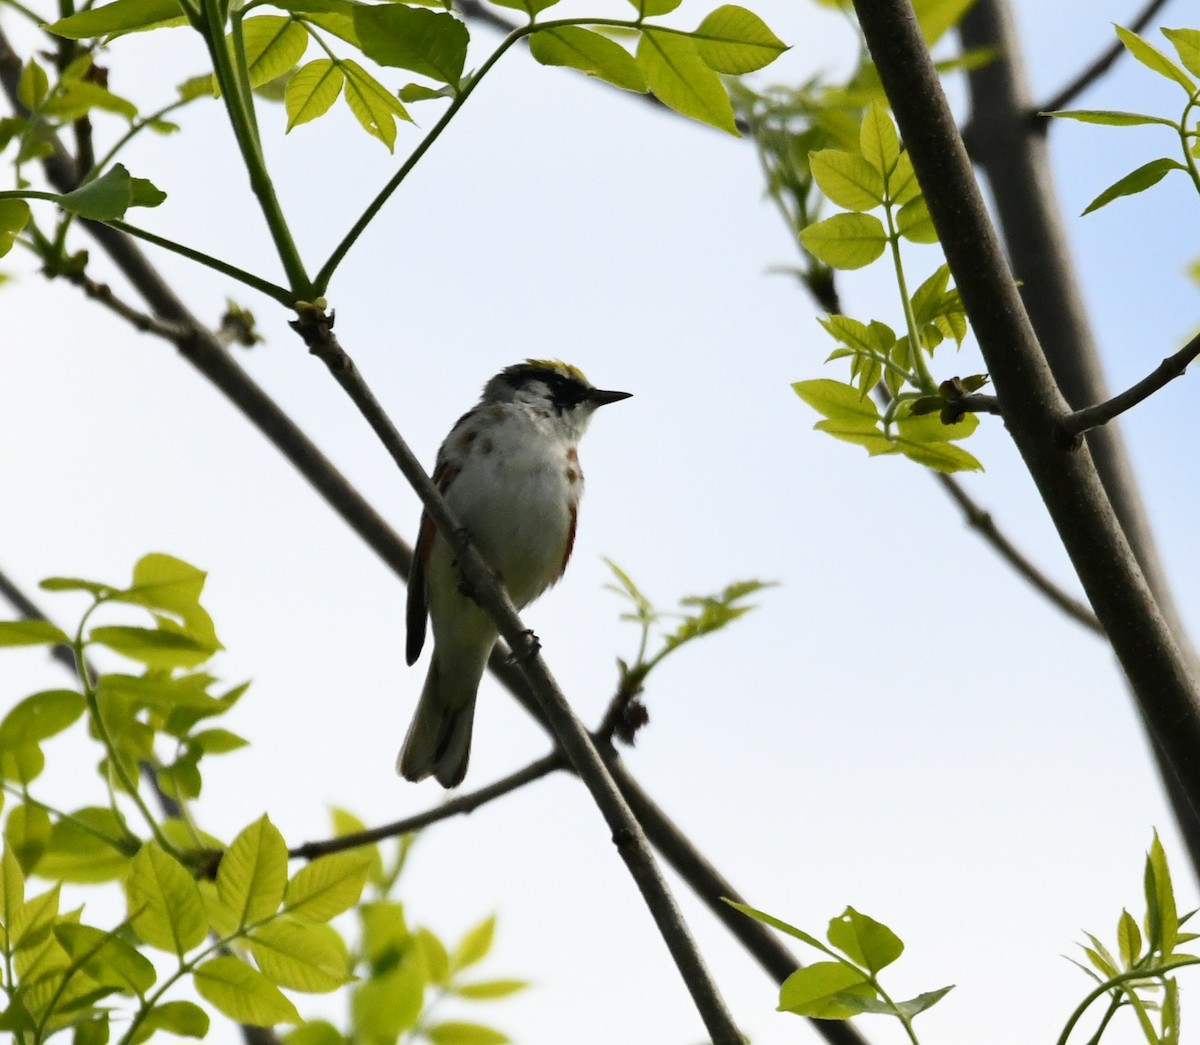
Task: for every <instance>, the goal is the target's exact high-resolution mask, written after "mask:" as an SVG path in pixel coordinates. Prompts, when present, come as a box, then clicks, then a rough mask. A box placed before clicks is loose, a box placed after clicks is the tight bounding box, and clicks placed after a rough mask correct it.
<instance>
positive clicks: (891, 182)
mask: <svg viewBox="0 0 1200 1045" xmlns="http://www.w3.org/2000/svg"><path fill="white" fill-rule="evenodd" d="M888 195H889V196H891V198H892V202H893V203H895V204H898V205H900V206H903V205H904V204H905V203H908V202H909V201H911V200H915V199H916V198H917V197H918V196H920V195H921V183H920V182H919V181H917V172H916V171H914V170H913V165H912V158H911V157H910V156H909V155H908V152H907V151H905V152H901V153H900V156H899V158H898V159H897V160H896V169H895V170H893V171H892V174H891V177H889V178H888Z"/></svg>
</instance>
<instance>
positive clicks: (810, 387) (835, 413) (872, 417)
mask: <svg viewBox="0 0 1200 1045" xmlns="http://www.w3.org/2000/svg"><path fill="white" fill-rule="evenodd" d="M792 390H793V391H794V392H795V393H796V395H798V396H799V397H800V398H801V399H803V400H804V401H805V402H806V403H807V404H808V405H809V406H811V407H812V408H813V409H814V410H816V411H817V413H819V414H822V415H823V416H825V417H827V418H829V419H830V420H831V421H838V422H841V423H842V424H845V425H850V426H852V427H853V428H854V429H856V430H858V431H863V432H873V431H875V429H876V428H877V426H878V424H879V421H880V417H879V408H878V407H877V406H876V405H875V401H874V400H873V399H872V398H871V397H870V396H864V395H863V394H862V393H861V392H859V390H858V389H857V388H854V387H853V386H852V385H847V384H843V383H842V382H841V381H833V380H831V379H830V378H827V377H820V378H814V379H813V380H811V381H797V382H795V383H794V384H793V385H792ZM739 910H740V908H739Z"/></svg>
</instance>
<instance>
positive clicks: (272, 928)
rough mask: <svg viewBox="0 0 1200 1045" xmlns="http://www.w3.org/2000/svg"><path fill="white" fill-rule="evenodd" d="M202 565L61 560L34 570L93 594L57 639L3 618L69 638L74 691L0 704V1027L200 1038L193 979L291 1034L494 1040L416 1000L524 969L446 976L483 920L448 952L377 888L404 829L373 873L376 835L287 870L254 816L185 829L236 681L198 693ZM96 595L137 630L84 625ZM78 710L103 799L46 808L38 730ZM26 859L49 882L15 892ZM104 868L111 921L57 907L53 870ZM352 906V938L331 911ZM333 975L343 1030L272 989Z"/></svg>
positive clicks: (205, 1023) (311, 1043) (343, 819)
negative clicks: (100, 572) (3, 708)
mask: <svg viewBox="0 0 1200 1045" xmlns="http://www.w3.org/2000/svg"><path fill="white" fill-rule="evenodd" d="M204 580H205V575H204V574H203V573H202V572H201V571H199V570H197V569H196V568H195V567H193V566H190V565H189V564H187V563H185V562H182V561H181V560H179V559H176V558H173V557H171V556H168V555H159V554H155V555H148V556H146V557H144V558H143V559H141V560H140V561H139V562H138V563H137V565H136V566H135V568H134V572H133V578H132V583H131V584H130V585H128V586H125V587H119V586H115V585H110V584H105V583H102V582H97V581H90V580H82V579H78V578H69V577H56V578H51V579H50V580H48V581H45V582H43V587H44V588H45V589H47V590H50V591H57V592H81V593H85V594H87V595H88V596H90V598H91V605H90V606H89V608H88V609H87V611H86V612H85V613H84V614H83V617H82V620H81V622H80V624H79V627H78V629H77V630H76V632H75V634H74V635H73V636H69V635H68V634H67V633H65V632H64V631H62V630H61V629H59V628H58V627H56V626H55V625H53V624H51V623H49V622H47V621H41V620H23V621H4V622H0V646H9V647H14V646H39V645H40V646H58V647H61V648H64V649H68V650H70V651H71V652H72V654H73V656H74V660H75V663H76V664H77V667H78V671H77V674H78V681H79V689H55V690H46V691H44V692H40V693H36V694H34V695H32V696H30V697H27V698H25V699H24V700H21V701H20V702H18V703H17V704H15V705H14V706H13V707H12V709H11V710H10V711H9V712H8V713H7V714H6V715H5V716H4V718H3V719H2V720H0V787H2V788H3V791H2V792H0V798H3V797H4V796H12V797H13V798H14V799H15V802H13V804H12V805H11V808H10V809H9V810H8V814H7V817H6V820H5V824H4V845H3V851H2V853H0V968H2V969H3V972H2V974H0V976H2V979H0V988H2V990H3V995H4V998H5V1004H4V1006H3V1012H0V1030H3V1031H7V1032H10V1033H11V1034H12V1035H13V1036H14V1038H15V1040H17V1041H18V1042H21V1043H22V1045H37V1043H40V1042H41V1041H43V1040H45V1039H46V1038H48V1037H49V1036H50V1035H52V1034H54V1033H57V1032H59V1031H62V1030H64V1029H71V1030H73V1032H74V1036H75V1041H76V1042H77V1043H80V1045H104V1043H106V1042H107V1041H108V1040H109V1039H110V1034H112V1033H119V1034H120V1037H119V1040H120V1041H121V1042H122V1043H123V1045H136V1043H138V1042H142V1041H146V1040H148V1039H149V1038H150V1037H151V1036H152V1035H154V1034H155V1033H156V1032H158V1031H165V1032H169V1033H172V1034H176V1035H180V1036H184V1037H190V1038H203V1037H204V1036H205V1035H206V1034H207V1033H208V1031H209V1027H210V1022H211V1016H210V1011H211V1010H210V1009H209V1008H206V1007H205V1006H204V1005H201V1004H199V1003H198V1002H196V1001H193V1000H190V999H189V998H187V997H182V998H181V997H178V994H179V993H180V988H181V987H183V986H184V985H185V984H190V986H191V988H192V989H193V990H194V991H195V995H198V996H199V998H200V999H202V1000H203V1001H204V1002H207V1003H208V1005H209V1006H211V1009H212V1010H215V1011H216V1012H218V1013H221V1014H222V1015H224V1016H226V1017H228V1018H229V1019H231V1020H234V1021H237V1022H238V1023H241V1024H244V1025H254V1026H269V1025H274V1024H277V1023H293V1024H297V1025H298V1026H297V1029H296V1030H295V1031H294V1032H293V1035H294V1036H295V1037H296V1042H297V1045H335V1043H336V1045H340V1043H342V1042H348V1041H352V1040H368V1039H369V1040H372V1041H377V1042H383V1043H386V1042H395V1041H396V1040H397V1039H398V1037H399V1035H400V1034H401V1033H405V1034H408V1035H409V1036H410V1038H411V1037H413V1036H414V1035H415V1036H418V1037H419V1036H423V1038H424V1040H428V1041H431V1042H435V1043H437V1045H453V1043H462V1045H489V1043H499V1042H504V1041H506V1040H507V1038H505V1036H504V1035H502V1034H500V1033H499V1032H497V1031H494V1030H492V1029H490V1028H488V1027H483V1026H480V1025H477V1024H472V1023H453V1022H450V1023H435V1022H433V1021H432V1020H431V1019H430V1017H429V1010H430V1005H431V1004H433V1002H434V1001H436V1000H438V999H440V998H442V997H445V996H457V997H460V998H464V999H488V998H495V997H501V996H503V995H505V994H509V993H512V992H513V991H515V990H519V989H520V988H521V987H522V986H523V984H522V983H521V982H520V981H514V980H494V981H482V982H470V981H466V980H464V979H463V976H462V973H463V971H464V970H466V969H468V968H469V967H471V966H473V965H475V964H476V963H477V962H478V961H479V960H481V959H482V958H483V957H484V956H485V955H486V954H487V952H488V949H489V947H490V944H491V939H492V932H493V923H492V922H491V920H488V921H486V922H484V923H482V924H481V925H479V926H477V927H476V928H475V929H473V930H471V931H470V932H469V933H468V934H467V936H466V937H465V938H464V939H463V941H462V942H461V943H460V944H459V945H458V946H457V947H456V948H454V949H453V950H448V949H447V947H446V946H445V945H444V944H442V943H441V941H440V940H439V939H438V937H437V936H435V935H434V934H433V933H432V932H431V931H429V930H428V929H424V928H416V929H412V930H410V929H409V928H408V926H407V924H406V921H405V916H404V909H403V906H402V905H401V903H400V902H399V901H398V900H395V899H393V897H392V895H391V893H392V891H393V890H394V888H395V886H396V882H397V879H398V877H399V873H400V870H401V868H402V866H403V863H404V857H405V855H406V854H407V851H408V842H409V840H404V841H402V842H401V843H400V844H399V845H398V846H397V855H396V857H395V859H394V861H393V862H392V865H391V867H390V868H388V869H386V870H385V868H384V863H383V859H382V856H381V854H380V852H379V850H378V848H377V847H375V846H366V845H362V846H355V845H351V846H347V847H345V848H337V849H336V851H330V852H329V853H327V854H326V855H322V856H319V857H317V858H316V859H314V860H312V861H311V862H310V863H307V864H305V865H304V866H302V867H300V868H299V869H298V870H297V871H296V872H295V873H294V874H291V875H290V876H289V853H288V848H287V845H286V843H285V842H284V839H283V836H282V835H281V834H280V833H279V831H278V830H277V829H276V828H275V826H274V825H273V824H272V823H271V821H270V820H269V819H268V818H267V817H266V816H265V815H264V816H262V817H260V818H259V819H258V820H256V821H254V822H253V823H251V824H249V825H248V826H247V827H246V828H245V829H244V830H242V831H241V832H240V833H239V834H238V835H237V837H236V838H234V840H233V842H232V843H231V844H229V845H228V846H225V845H224V844H223V843H222V842H221V841H220V840H219V839H216V838H214V837H212V836H211V835H209V834H206V833H205V832H203V831H202V830H201V829H200V828H199V827H198V826H197V824H196V821H195V818H194V817H193V815H192V811H191V801H192V800H193V799H195V798H196V797H198V796H199V795H200V793H201V789H202V770H203V769H204V765H205V760H206V759H207V758H208V757H209V756H213V755H219V754H224V753H226V752H229V751H233V750H235V749H237V748H239V747H242V746H244V744H245V741H244V740H243V739H242V738H241V737H239V736H238V735H237V734H235V733H233V732H231V731H229V730H227V729H224V728H219V727H214V726H212V725H211V720H212V719H214V718H215V717H217V716H220V715H224V714H225V713H226V712H228V711H229V710H230V709H231V708H232V707H233V706H234V705H235V704H236V702H237V701H238V699H239V697H241V695H242V694H243V693H244V692H245V690H246V686H244V685H243V686H238V687H235V688H233V689H231V690H228V691H226V692H221V693H214V692H213V690H214V688H215V687H216V684H217V680H216V679H215V678H214V677H213V676H212V675H209V674H207V673H205V672H204V671H203V670H201V669H202V667H203V666H204V665H205V664H206V663H207V661H208V660H209V659H210V658H211V657H212V655H213V654H214V653H215V652H217V651H218V650H219V649H221V645H220V642H219V640H218V638H217V635H216V630H215V628H214V626H213V622H212V619H211V617H210V616H209V614H208V613H207V611H206V610H205V609H204V608H203V606H202V605H201V604H200V596H201V593H202V589H203V586H204ZM114 605H121V606H132V607H137V608H138V609H139V610H141V611H144V612H146V613H147V614H148V615H149V617H150V618H151V621H152V626H145V625H131V624H125V623H117V624H100V623H93V619H94V618H95V616H96V614H97V612H98V611H100V610H101V609H102V608H103V607H109V606H114ZM112 653H116V654H120V656H121V657H123V658H126V659H128V660H132V661H134V662H137V663H138V664H140V665H141V668H142V670H141V672H140V673H138V674H125V673H119V672H108V673H104V674H97V673H96V671H95V669H94V667H92V666H91V664H90V657H91V656H95V655H97V654H100V655H108V654H112ZM82 717H86V720H87V725H88V727H89V729H90V734H91V737H92V738H93V739H94V740H95V741H96V742H97V743H98V744H99V746H100V749H101V758H100V759H99V764H98V768H99V774H100V778H101V780H102V781H103V784H104V787H105V790H106V792H107V795H106V798H105V799H104V800H103V801H101V802H96V803H93V804H90V805H84V806H82V807H80V808H77V809H73V810H69V811H66V810H58V809H55V808H52V807H51V806H50V805H49V804H47V803H45V802H42V801H40V800H39V799H38V798H36V797H35V795H34V790H35V785H36V784H37V781H38V780H39V778H40V777H41V776H42V774H43V772H44V771H45V769H46V753H45V750H44V745H45V744H46V743H47V741H50V740H52V739H53V738H55V737H57V736H58V735H60V734H61V733H63V732H64V731H65V730H67V729H68V728H70V727H71V726H72V725H73V724H74V723H75V722H77V721H78V720H79V719H80V718H82ZM147 791H150V792H152V794H151V795H150V797H147V795H146V792H147ZM156 806H159V807H161V811H158V812H156V809H155V807H156ZM139 824H140V825H141V826H140V827H137V828H136V829H135V825H139ZM361 826H362V825H361V824H359V823H358V822H357V821H355V820H354V819H353V818H352V817H350V816H349V814H345V813H339V814H337V817H336V818H335V827H336V828H337V829H338V831H339V833H342V834H345V833H350V832H353V831H357V830H360V829H361ZM332 848H333V847H331V849H332ZM34 877H36V878H41V879H44V880H47V881H49V882H50V883H52V884H51V887H50V888H49V889H48V890H46V891H44V892H41V893H34V892H31V890H30V889H29V881H28V880H29V879H30V878H34ZM118 882H119V883H121V885H122V887H123V889H124V894H125V901H126V911H127V913H126V916H125V918H124V919H122V920H120V921H119V922H118V924H116V925H109V926H103V925H99V924H90V923H89V922H88V921H85V919H84V910H83V909H82V908H73V909H66V910H64V909H62V907H61V898H62V896H61V894H62V889H63V886H64V885H67V884H70V885H73V886H103V885H105V884H106V883H118ZM367 887H369V889H370V893H369V897H370V898H369V900H368V901H365V902H364V901H363V891H364V888H367ZM356 907H357V913H358V921H359V925H358V931H357V934H355V935H356V936H357V941H358V942H356V943H353V944H352V943H349V942H347V939H346V937H345V936H343V934H342V933H341V932H339V931H338V930H337V929H336V928H335V927H334V926H332V925H331V924H330V922H331V920H332V919H334V918H336V917H338V916H339V915H342V914H343V913H345V912H347V911H349V910H350V909H352V908H356ZM352 983H353V984H354V987H353V988H352V990H353V1005H352V1007H351V1008H352V1012H351V1027H350V1028H349V1029H348V1030H347V1032H346V1033H345V1034H343V1033H342V1032H340V1031H335V1030H334V1029H333V1028H332V1026H330V1025H328V1024H324V1023H315V1024H305V1023H304V1021H303V1019H302V1017H301V1015H300V1013H299V1011H298V1010H297V1008H296V1005H295V1003H294V1002H293V1001H292V1000H291V999H290V998H289V997H288V995H287V994H285V993H284V991H285V990H286V991H290V992H301V993H322V992H329V991H335V990H338V989H341V988H344V987H347V986H348V985H350V984H352ZM195 995H193V997H194V996H195Z"/></svg>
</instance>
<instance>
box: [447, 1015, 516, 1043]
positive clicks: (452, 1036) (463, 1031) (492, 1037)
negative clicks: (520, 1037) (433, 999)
mask: <svg viewBox="0 0 1200 1045" xmlns="http://www.w3.org/2000/svg"><path fill="white" fill-rule="evenodd" d="M425 1033H426V1034H427V1035H428V1036H429V1040H430V1041H431V1042H432V1043H433V1045H507V1043H508V1042H510V1041H511V1040H512V1039H511V1038H510V1037H509V1036H508V1035H507V1034H501V1033H500V1031H498V1030H493V1029H492V1028H491V1027H485V1026H483V1025H482V1024H479V1023H463V1022H460V1021H448V1022H446V1023H435V1024H434V1025H433V1026H432V1027H430V1028H429V1030H427V1031H426V1032H425Z"/></svg>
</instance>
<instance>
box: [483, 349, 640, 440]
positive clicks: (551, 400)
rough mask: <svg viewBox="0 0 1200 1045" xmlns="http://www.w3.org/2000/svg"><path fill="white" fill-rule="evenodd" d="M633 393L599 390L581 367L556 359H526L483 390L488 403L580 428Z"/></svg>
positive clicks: (491, 381) (502, 373)
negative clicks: (597, 412)
mask: <svg viewBox="0 0 1200 1045" xmlns="http://www.w3.org/2000/svg"><path fill="white" fill-rule="evenodd" d="M632 394H633V393H631V392H609V391H605V390H604V389H601V388H596V387H595V386H594V385H593V384H592V383H591V382H590V381H589V380H588V379H587V378H586V377H584V374H583V371H582V370H580V369H579V368H578V367H575V366H571V365H570V364H568V363H564V362H562V361H561V360H557V359H527V360H526V361H525V362H524V363H517V364H516V365H514V366H510V367H505V368H504V369H503V370H501V371H500V373H498V374H497V375H496V376H495V377H493V378H492V379H491V380H490V381H489V382H488V383H487V385H485V386H484V389H483V401H484V402H485V403H522V404H525V405H528V406H531V407H534V408H536V409H539V410H544V411H545V412H546V413H553V414H554V415H556V416H558V417H561V418H563V419H564V420H569V421H571V422H573V423H574V424H576V425H578V426H579V427H580V428H581V429H582V427H583V426H584V425H585V424H586V423H587V419H588V418H589V417H591V415H592V413H593V412H594V411H595V410H596V408H597V407H601V406H604V405H605V404H607V403H616V402H619V401H620V400H622V399H628V398H629V397H630V396H631V395H632Z"/></svg>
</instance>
